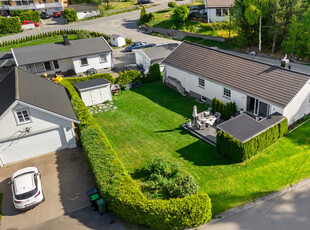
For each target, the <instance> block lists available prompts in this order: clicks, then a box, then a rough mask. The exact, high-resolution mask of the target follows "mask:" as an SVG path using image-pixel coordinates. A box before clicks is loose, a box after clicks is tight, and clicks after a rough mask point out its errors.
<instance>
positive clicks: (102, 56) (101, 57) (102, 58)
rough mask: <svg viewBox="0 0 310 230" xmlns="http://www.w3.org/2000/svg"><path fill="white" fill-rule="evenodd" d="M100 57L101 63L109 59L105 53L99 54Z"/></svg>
mask: <svg viewBox="0 0 310 230" xmlns="http://www.w3.org/2000/svg"><path fill="white" fill-rule="evenodd" d="M99 59H100V63H102V62H108V60H107V55H104V54H102V55H99Z"/></svg>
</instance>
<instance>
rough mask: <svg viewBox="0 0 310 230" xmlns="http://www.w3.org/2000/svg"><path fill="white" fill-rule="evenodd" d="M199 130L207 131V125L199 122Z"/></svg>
mask: <svg viewBox="0 0 310 230" xmlns="http://www.w3.org/2000/svg"><path fill="white" fill-rule="evenodd" d="M197 128H198V129H199V130H202V129H205V128H206V124H205V123H202V122H200V121H197Z"/></svg>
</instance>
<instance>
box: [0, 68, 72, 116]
mask: <svg viewBox="0 0 310 230" xmlns="http://www.w3.org/2000/svg"><path fill="white" fill-rule="evenodd" d="M0 98H1V102H0V116H1V115H2V114H3V113H4V112H5V111H6V110H7V109H8V108H9V106H10V105H11V104H12V103H13V102H14V101H15V100H19V101H21V102H24V103H27V104H30V105H33V106H36V107H38V108H41V109H44V110H47V111H50V112H53V113H56V114H59V115H62V116H64V117H67V118H69V119H72V120H74V121H77V118H76V115H75V113H74V110H73V108H72V105H71V103H70V100H69V98H68V95H67V92H66V90H65V88H64V87H63V86H61V85H58V84H56V83H53V82H51V81H48V80H46V79H44V78H42V77H38V76H35V75H33V74H31V73H29V72H27V71H24V70H21V69H19V68H17V67H15V68H14V69H12V70H11V72H9V73H8V75H7V76H6V77H5V78H4V79H3V80H2V81H1V82H0Z"/></svg>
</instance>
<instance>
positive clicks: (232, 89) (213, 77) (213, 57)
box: [163, 42, 310, 124]
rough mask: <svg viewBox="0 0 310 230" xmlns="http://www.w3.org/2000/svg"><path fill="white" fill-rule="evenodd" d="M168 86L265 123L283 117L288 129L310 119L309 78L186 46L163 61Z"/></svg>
mask: <svg viewBox="0 0 310 230" xmlns="http://www.w3.org/2000/svg"><path fill="white" fill-rule="evenodd" d="M163 63H164V64H165V65H166V66H165V72H164V81H167V82H172V83H171V84H174V86H175V87H176V88H178V89H180V88H182V89H183V91H182V90H179V91H180V92H182V93H184V92H185V93H189V94H190V95H192V96H195V97H197V98H201V99H202V100H205V101H210V100H212V98H214V97H216V98H217V99H219V100H222V101H223V102H224V103H226V102H233V101H234V102H236V104H237V109H238V110H241V109H242V110H243V111H246V112H248V113H249V114H253V115H255V116H259V117H261V118H263V117H266V116H269V115H271V114H274V113H275V112H278V113H279V114H281V115H283V116H285V117H287V118H288V122H289V124H292V123H293V122H295V121H297V120H298V119H300V118H302V117H303V116H304V115H306V114H309V113H310V75H309V74H304V73H300V72H296V71H293V70H290V69H286V68H282V67H280V64H279V66H274V65H269V64H266V63H262V62H258V61H254V60H250V59H247V58H243V57H239V56H237V55H233V54H228V53H225V52H223V51H219V50H215V49H212V48H208V47H205V46H202V45H197V44H192V43H188V42H183V43H182V44H181V45H179V46H178V47H177V48H176V49H175V50H174V51H173V52H172V53H171V54H170V55H169V56H168V57H167V58H166V59H165V60H164V61H163Z"/></svg>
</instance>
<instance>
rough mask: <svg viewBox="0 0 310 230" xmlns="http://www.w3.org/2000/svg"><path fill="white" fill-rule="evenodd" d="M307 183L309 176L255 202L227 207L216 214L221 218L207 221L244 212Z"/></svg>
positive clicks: (212, 221)
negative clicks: (224, 210)
mask: <svg viewBox="0 0 310 230" xmlns="http://www.w3.org/2000/svg"><path fill="white" fill-rule="evenodd" d="M308 184H310V178H307V179H305V180H302V181H300V182H299V183H297V184H293V185H291V186H289V187H287V188H284V189H281V190H279V191H277V192H274V193H271V194H269V195H266V196H263V197H260V198H258V199H257V200H256V201H255V202H252V203H248V204H245V205H242V206H239V207H236V208H232V209H229V210H227V211H226V212H223V213H222V214H219V215H218V216H221V218H217V219H212V220H211V222H209V223H215V222H217V221H220V220H223V219H225V218H228V217H230V216H233V215H236V214H239V213H242V212H244V211H246V210H248V209H250V208H255V207H258V206H260V205H263V204H264V203H265V202H267V201H270V200H273V199H276V198H278V197H280V196H283V195H284V194H286V193H288V192H291V191H293V190H294V189H298V188H301V187H303V186H305V185H308Z"/></svg>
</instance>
